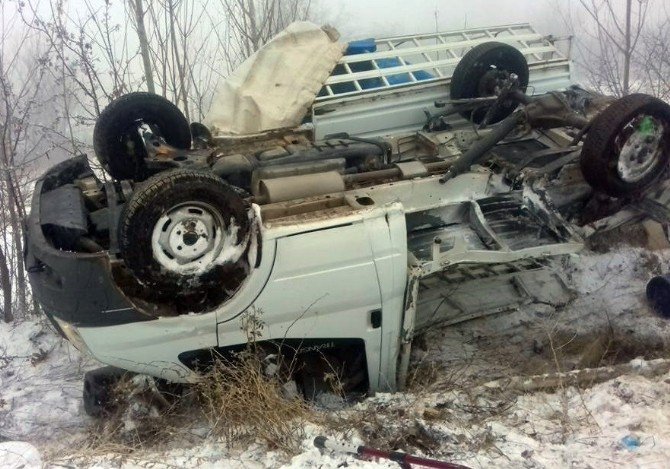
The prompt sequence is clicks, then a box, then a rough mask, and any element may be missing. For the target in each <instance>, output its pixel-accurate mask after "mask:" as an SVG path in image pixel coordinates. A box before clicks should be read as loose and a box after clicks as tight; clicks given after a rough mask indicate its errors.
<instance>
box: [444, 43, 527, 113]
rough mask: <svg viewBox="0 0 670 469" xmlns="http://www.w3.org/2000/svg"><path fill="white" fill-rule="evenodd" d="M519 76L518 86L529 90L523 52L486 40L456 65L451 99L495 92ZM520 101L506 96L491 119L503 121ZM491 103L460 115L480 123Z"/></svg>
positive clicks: (496, 93) (480, 96) (480, 95)
mask: <svg viewBox="0 0 670 469" xmlns="http://www.w3.org/2000/svg"><path fill="white" fill-rule="evenodd" d="M512 75H515V76H516V80H517V82H518V87H519V89H520V90H521V91H524V92H525V91H526V88H527V87H528V79H529V70H528V63H527V62H526V58H525V57H524V55H523V54H522V53H521V52H520V51H519V50H518V49H516V48H515V47H512V46H510V45H508V44H503V43H501V42H485V43H484V44H480V45H478V46H476V47H474V48H473V49H472V50H470V51H469V52H468V53H466V54H465V56H463V58H462V59H461V61H460V62H459V63H458V65H457V66H456V69H455V70H454V74H453V76H452V78H451V90H450V95H451V99H471V98H483V97H487V96H496V95H498V94H499V93H500V91H501V89H502V88H503V87H504V86H506V85H507V84H509V82H510V80H511V79H512V78H513V77H512ZM516 107H517V103H516V102H515V101H512V100H507V101H505V102H502V103H498V104H497V109H495V110H494V112H493V113H492V115H490V116H488V123H489V124H493V123H496V122H500V121H501V120H503V119H504V118H505V117H507V116H509V115H510V114H512V112H514V110H515V109H516ZM490 108H491V105H483V106H482V107H480V108H477V109H475V110H468V111H463V112H461V113H460V114H461V116H463V117H464V118H465V119H468V120H470V121H472V122H474V123H476V124H481V123H482V122H483V121H484V119H485V117H486V115H487V112H488V111H489V109H490Z"/></svg>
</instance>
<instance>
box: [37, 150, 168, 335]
mask: <svg viewBox="0 0 670 469" xmlns="http://www.w3.org/2000/svg"><path fill="white" fill-rule="evenodd" d="M90 174H91V168H90V167H89V165H88V161H87V160H86V157H84V156H81V157H77V158H73V159H70V160H67V161H64V162H63V163H60V164H58V165H56V166H54V167H53V168H51V169H50V170H49V171H47V172H46V173H45V174H44V175H43V176H42V177H41V178H40V179H39V180H38V181H37V182H36V184H35V191H34V194H33V199H32V204H31V210H30V215H29V216H28V218H27V220H26V247H25V252H24V257H25V265H26V270H27V271H28V277H29V279H30V284H31V287H32V291H33V295H34V296H35V298H36V299H37V300H38V302H39V303H40V305H41V306H42V308H43V310H44V313H45V314H46V315H47V316H49V317H50V318H52V319H53V318H57V319H58V320H60V321H62V322H65V323H68V324H71V325H73V326H75V327H103V326H114V325H119V324H127V323H133V322H140V321H148V320H152V319H155V318H153V317H151V316H148V315H146V314H143V313H141V312H139V311H138V310H137V309H135V307H134V306H133V304H132V303H131V302H130V301H129V300H128V298H126V297H125V295H124V294H123V293H122V292H121V291H120V290H119V288H118V287H117V286H116V284H115V282H114V280H113V278H112V266H111V263H110V259H109V255H108V253H107V252H106V251H101V252H97V253H84V252H73V251H68V250H62V249H57V248H55V247H54V246H53V244H52V243H51V242H50V241H49V240H47V238H46V237H45V235H44V231H43V224H42V218H45V217H43V214H42V210H43V204H42V202H43V201H44V200H46V198H47V197H49V195H50V194H49V193H50V192H51V191H54V190H55V189H58V188H60V187H63V186H65V185H68V184H72V183H73V182H74V181H75V180H76V179H77V178H80V177H83V176H87V175H90ZM52 195H53V194H52ZM67 210H68V211H70V212H72V211H85V207H84V206H83V204H81V206H78V205H76V204H75V206H70V207H67ZM71 215H72V213H69V214H67V213H63V217H64V218H67V217H68V216H71ZM75 215H76V216H78V217H80V218H83V219H84V220H85V219H86V217H87V216H88V214H86V213H83V214H82V213H77V214H75ZM48 218H49V219H53V218H54V214H48Z"/></svg>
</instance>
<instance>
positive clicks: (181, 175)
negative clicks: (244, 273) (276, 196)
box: [119, 169, 252, 296]
mask: <svg viewBox="0 0 670 469" xmlns="http://www.w3.org/2000/svg"><path fill="white" fill-rule="evenodd" d="M251 213H252V212H251V210H250V207H249V204H248V203H247V202H245V201H244V199H243V198H242V196H241V194H240V193H239V192H238V191H237V190H236V189H235V188H233V187H232V186H229V185H228V184H226V183H225V182H223V181H222V180H221V179H220V178H219V177H217V176H216V175H214V174H212V173H205V172H200V171H192V170H183V169H177V170H172V171H167V172H163V173H160V174H158V175H156V176H154V177H152V178H150V179H148V180H147V181H145V182H144V183H143V184H142V185H141V186H139V187H138V188H137V189H136V190H135V192H134V193H133V195H132V197H131V198H130V201H129V202H128V204H127V205H126V208H125V209H124V213H123V214H122V218H121V226H120V229H119V247H120V250H121V254H122V255H123V258H124V260H125V263H126V266H127V267H128V268H129V269H130V270H131V271H132V273H133V274H134V275H135V277H136V278H137V279H138V280H139V281H140V283H142V284H143V285H144V286H145V287H148V288H149V289H150V290H152V291H155V292H156V293H161V292H162V293H163V294H166V295H173V296H174V295H187V294H193V293H198V292H203V291H206V290H208V289H209V288H212V287H214V288H218V289H219V290H225V289H230V285H229V283H230V282H231V281H232V278H233V277H234V278H235V279H237V275H235V276H233V275H231V272H232V270H237V267H239V266H238V265H237V264H238V263H240V262H243V260H242V258H243V257H244V256H243V254H244V253H245V252H246V248H247V246H248V242H249V232H250V225H251V223H250V217H251Z"/></svg>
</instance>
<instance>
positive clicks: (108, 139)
mask: <svg viewBox="0 0 670 469" xmlns="http://www.w3.org/2000/svg"><path fill="white" fill-rule="evenodd" d="M140 124H147V125H149V126H150V127H151V129H152V130H153V132H155V133H156V134H158V135H159V136H161V137H162V138H163V139H164V140H165V141H166V142H167V143H168V144H169V145H172V146H173V147H176V148H180V149H188V148H190V147H191V130H190V127H189V124H188V121H187V120H186V117H184V114H182V112H181V111H180V110H179V108H178V107H177V106H175V105H174V104H172V103H171V102H170V101H168V100H167V99H165V98H163V97H162V96H159V95H157V94H153V93H146V92H137V93H129V94H126V95H123V96H121V97H120V98H118V99H115V100H114V101H112V102H111V103H109V105H107V107H106V108H105V109H104V110H103V111H102V112H101V113H100V116H99V117H98V120H97V121H96V123H95V128H94V129H93V149H94V150H95V155H96V157H97V158H98V160H99V161H100V164H102V166H103V168H105V169H106V170H107V172H108V173H109V174H110V175H111V176H112V177H113V178H114V179H119V180H121V179H134V180H136V181H140V180H142V179H144V178H146V176H147V171H146V164H145V161H144V158H145V157H146V153H145V151H144V148H143V145H144V142H143V141H142V139H141V138H140V136H139V134H138V132H137V127H138V125H140Z"/></svg>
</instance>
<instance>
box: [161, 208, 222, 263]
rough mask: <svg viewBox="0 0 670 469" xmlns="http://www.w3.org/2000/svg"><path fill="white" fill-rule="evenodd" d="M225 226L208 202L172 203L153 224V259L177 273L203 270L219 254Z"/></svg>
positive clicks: (220, 216)
mask: <svg viewBox="0 0 670 469" xmlns="http://www.w3.org/2000/svg"><path fill="white" fill-rule="evenodd" d="M225 228H226V225H225V222H224V220H223V216H222V215H221V213H220V212H219V210H217V209H215V208H214V207H212V206H211V205H210V204H207V203H205V202H199V201H189V202H184V203H182V204H178V205H175V206H173V207H172V208H170V209H169V210H166V211H165V213H164V214H163V215H162V216H161V217H160V218H159V219H158V221H157V222H156V224H155V225H154V229H153V233H152V236H151V249H152V252H153V256H154V259H156V261H157V262H158V263H159V264H160V265H161V266H162V267H164V268H165V269H167V270H169V271H172V272H176V273H180V274H183V273H188V272H193V271H198V270H203V269H204V268H205V267H206V266H207V265H209V264H210V263H211V262H213V261H214V260H215V259H216V258H217V256H218V255H219V254H220V253H221V251H222V249H223V246H224V242H225Z"/></svg>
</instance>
